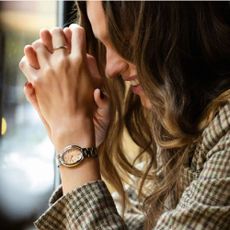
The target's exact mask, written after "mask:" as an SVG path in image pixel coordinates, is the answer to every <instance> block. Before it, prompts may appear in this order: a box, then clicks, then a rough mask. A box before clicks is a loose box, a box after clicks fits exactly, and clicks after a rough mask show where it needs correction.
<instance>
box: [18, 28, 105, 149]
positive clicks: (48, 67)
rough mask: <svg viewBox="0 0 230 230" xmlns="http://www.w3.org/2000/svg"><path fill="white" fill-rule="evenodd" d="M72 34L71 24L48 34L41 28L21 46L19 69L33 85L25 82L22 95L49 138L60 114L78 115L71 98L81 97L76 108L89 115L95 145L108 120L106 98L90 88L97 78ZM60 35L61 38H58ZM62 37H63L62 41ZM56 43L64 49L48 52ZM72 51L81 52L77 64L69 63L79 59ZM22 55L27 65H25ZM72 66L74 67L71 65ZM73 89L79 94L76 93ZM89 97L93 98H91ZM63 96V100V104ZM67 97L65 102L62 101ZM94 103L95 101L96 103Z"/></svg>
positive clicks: (52, 134)
mask: <svg viewBox="0 0 230 230" xmlns="http://www.w3.org/2000/svg"><path fill="white" fill-rule="evenodd" d="M55 33H59V35H57V34H56V35H55ZM60 33H61V36H60ZM72 35H73V36H74V29H73V27H72V28H71V30H70V28H66V29H65V30H64V34H63V32H62V31H61V30H60V29H58V31H57V29H56V30H53V31H52V34H50V33H49V32H47V31H44V30H43V31H41V33H40V37H41V39H40V40H38V41H36V42H34V43H33V45H32V46H26V47H25V49H24V52H25V57H24V60H22V62H21V64H20V68H21V69H22V71H23V72H24V74H25V75H26V76H27V78H28V80H29V81H30V82H32V84H33V85H31V84H30V85H29V86H30V87H27V86H28V85H27V86H26V87H25V94H26V97H27V99H28V100H29V101H30V102H31V104H32V105H33V106H34V107H35V109H36V110H37V111H38V113H39V114H40V117H41V119H42V121H43V123H44V124H45V126H46V128H47V130H48V134H49V136H50V137H51V139H52V138H53V136H54V134H55V132H57V129H61V127H59V128H58V125H60V114H61V113H63V112H64V113H65V112H66V113H67V114H68V115H69V116H68V115H67V114H66V113H65V114H64V116H63V117H67V120H68V121H73V120H74V119H73V117H75V118H76V117H77V116H79V114H78V115H77V114H75V115H74V113H76V112H77V111H74V106H76V103H75V102H74V100H76V99H79V97H82V98H83V100H81V99H80V101H78V103H77V106H78V109H77V110H78V111H79V108H80V107H81V108H80V110H81V112H80V114H81V115H83V114H84V116H88V117H93V123H94V126H95V132H96V146H99V145H100V143H101V142H103V140H104V138H105V134H106V130H107V127H108V123H109V120H110V113H109V102H108V99H107V98H106V97H104V98H103V99H102V98H101V92H100V90H99V89H96V90H94V89H95V88H97V87H98V86H99V85H100V81H101V80H100V76H99V73H98V70H97V66H96V61H95V59H94V58H93V57H92V56H90V55H87V54H86V53H85V44H84V38H82V40H81V36H80V37H78V39H80V40H81V41H80V42H81V43H80V44H79V41H76V40H75V41H73V36H72ZM78 36H79V34H78ZM60 37H62V39H61V41H60ZM63 38H66V39H64V40H63ZM55 39H56V40H55ZM58 39H59V41H58ZM60 42H61V44H65V46H66V47H65V49H60V50H56V51H55V52H54V53H53V54H52V50H53V47H55V46H57V45H55V43H56V44H57V43H59V44H60ZM76 45H77V46H78V47H76ZM76 50H78V51H79V50H80V51H82V52H81V53H80V58H81V60H80V62H81V63H80V66H77V65H79V63H76V62H75V63H73V61H74V60H75V61H76V59H78V61H79V57H77V58H76V57H75V58H74V57H73V55H79V54H76ZM25 58H26V59H27V64H25ZM82 59H83V60H82ZM28 64H29V65H28ZM73 65H74V67H75V68H73V67H72V66H73ZM76 66H77V67H76ZM31 67H33V68H31ZM79 67H80V68H82V69H81V71H80V73H79V72H78V71H79ZM88 67H89V68H88ZM80 75H81V76H80ZM82 78H83V79H82ZM63 84H64V85H65V87H63ZM79 86H82V87H83V88H84V90H82V91H81V89H80V88H78V87H79ZM86 86H87V87H86ZM76 89H77V91H81V93H79V92H76ZM82 93H83V94H84V95H82ZM90 95H91V96H90ZM63 97H64V98H63ZM93 98H94V100H92V99H93ZM48 99H50V101H48ZM63 99H64V101H65V103H63ZM67 100H68V103H66V101H67ZM71 100H72V101H71ZM82 101H83V102H82ZM61 102H62V103H61ZM79 102H80V103H79ZM94 102H96V106H95V103H94ZM82 103H83V104H82ZM71 106H72V107H73V108H72V109H71ZM54 108H55V109H54ZM71 110H72V111H71ZM52 111H53V112H52ZM55 114H56V116H55ZM70 117H71V118H70ZM72 119H73V120H72ZM54 130H55V131H54Z"/></svg>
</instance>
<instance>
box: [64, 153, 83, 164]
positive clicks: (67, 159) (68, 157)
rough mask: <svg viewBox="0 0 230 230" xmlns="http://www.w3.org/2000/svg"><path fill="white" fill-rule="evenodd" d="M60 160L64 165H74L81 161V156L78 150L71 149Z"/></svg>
mask: <svg viewBox="0 0 230 230" xmlns="http://www.w3.org/2000/svg"><path fill="white" fill-rule="evenodd" d="M62 159H63V163H64V164H67V165H76V164H78V163H79V162H80V161H81V160H82V159H83V155H82V152H81V151H80V150H79V149H71V150H68V151H66V152H65V154H64V155H63V158H62Z"/></svg>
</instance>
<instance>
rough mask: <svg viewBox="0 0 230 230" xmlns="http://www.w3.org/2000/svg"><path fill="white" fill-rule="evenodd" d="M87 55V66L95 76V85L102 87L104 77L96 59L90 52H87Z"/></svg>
mask: <svg viewBox="0 0 230 230" xmlns="http://www.w3.org/2000/svg"><path fill="white" fill-rule="evenodd" d="M86 57H87V66H88V69H89V72H90V74H91V76H92V77H93V80H94V85H95V87H97V88H101V86H102V83H103V82H102V77H101V75H100V73H99V71H98V67H97V63H96V59H95V58H94V57H93V56H92V55H89V54H87V55H86Z"/></svg>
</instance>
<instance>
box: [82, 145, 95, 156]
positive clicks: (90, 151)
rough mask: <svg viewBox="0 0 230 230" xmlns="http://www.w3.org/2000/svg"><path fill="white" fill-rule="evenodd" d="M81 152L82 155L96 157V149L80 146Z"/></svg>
mask: <svg viewBox="0 0 230 230" xmlns="http://www.w3.org/2000/svg"><path fill="white" fill-rule="evenodd" d="M82 153H83V156H84V157H97V149H96V148H95V147H92V148H82Z"/></svg>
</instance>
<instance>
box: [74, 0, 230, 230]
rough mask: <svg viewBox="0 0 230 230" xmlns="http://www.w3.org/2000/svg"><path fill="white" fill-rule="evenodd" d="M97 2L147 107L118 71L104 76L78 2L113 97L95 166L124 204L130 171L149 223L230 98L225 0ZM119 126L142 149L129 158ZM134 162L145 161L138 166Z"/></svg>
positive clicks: (229, 16)
mask: <svg viewBox="0 0 230 230" xmlns="http://www.w3.org/2000/svg"><path fill="white" fill-rule="evenodd" d="M102 6H103V9H104V12H105V15H106V19H107V26H108V32H109V36H110V39H111V42H112V44H113V46H114V48H115V49H116V50H117V52H118V53H119V54H120V55H121V56H122V57H124V58H125V59H127V60H129V61H130V62H132V63H134V64H135V65H136V67H137V71H138V80H139V82H140V84H141V85H142V87H143V89H144V91H145V93H146V95H147V96H148V98H149V99H150V100H151V104H152V109H151V111H149V110H148V111H147V110H146V109H145V108H143V107H142V106H141V102H140V99H139V97H138V96H136V95H134V94H132V93H131V91H130V90H129V89H126V86H125V84H124V82H123V81H122V79H121V78H120V77H119V76H118V77H117V78H116V79H114V80H107V79H106V78H105V73H104V67H105V64H106V63H105V52H106V51H105V48H104V47H103V45H102V44H101V43H100V41H97V40H96V39H95V37H94V35H93V32H92V28H91V25H90V23H89V20H88V18H87V13H86V3H85V2H82V1H79V2H78V13H79V14H78V16H79V18H78V20H79V23H80V24H81V25H82V26H83V27H84V28H85V30H86V34H87V44H88V52H89V53H92V54H93V55H94V56H95V57H96V59H97V62H98V66H99V68H100V71H101V74H102V76H103V77H104V83H105V84H104V85H105V90H106V91H107V93H108V94H109V97H110V99H111V103H112V114H113V116H112V117H111V123H110V127H109V130H108V135H107V138H106V139H105V141H104V143H103V144H102V145H101V146H100V163H101V172H102V175H103V177H104V178H105V179H106V180H107V181H108V182H109V183H110V184H111V185H113V186H114V188H115V189H116V190H117V191H118V192H119V193H120V195H121V197H122V198H123V199H122V200H123V206H124V207H125V204H126V197H125V192H124V186H123V185H124V182H126V183H129V182H130V180H128V179H127V178H129V175H134V176H135V177H136V178H139V180H138V181H139V195H140V196H139V197H140V198H144V199H145V200H144V206H143V209H144V211H145V213H146V216H147V218H146V228H147V229H149V228H151V227H153V226H154V224H155V223H156V221H157V219H158V217H159V215H160V214H161V213H162V211H163V210H164V209H165V208H167V207H166V206H165V201H166V199H168V198H169V197H170V198H171V200H173V203H172V205H171V207H168V208H173V207H175V206H176V204H177V202H178V200H179V198H180V196H181V193H182V188H181V180H180V175H181V174H180V173H181V171H182V168H183V167H184V166H185V164H189V161H188V159H190V157H191V156H188V153H187V151H186V150H187V149H188V148H189V146H190V145H191V144H192V143H193V142H194V141H196V140H197V139H198V138H199V137H200V135H201V133H202V131H203V130H204V128H205V127H206V126H207V125H208V123H209V122H210V121H211V120H212V119H213V117H214V116H215V113H216V111H217V110H218V108H219V106H221V105H222V104H224V103H226V102H227V101H228V100H229V98H230V90H229V88H230V9H229V8H230V7H229V3H228V2H221V3H220V2H161V1H159V2H158V1H154V2H151V1H134V2H129V1H111V2H110V1H104V2H102ZM127 92H128V93H127ZM125 129H126V130H127V131H128V134H129V135H130V137H131V138H132V140H133V141H134V142H135V143H136V144H137V145H138V146H139V147H140V152H139V154H138V156H137V157H136V158H135V160H134V162H130V160H129V159H128V157H127V153H125V151H124V143H123V134H124V130H125ZM136 162H144V166H143V168H142V169H139V168H137V167H136V164H135V163H136ZM147 182H151V183H150V184H151V185H152V186H151V187H148V186H147V184H149V183H147ZM147 187H148V193H146V192H145V189H146V188H147ZM149 192H150V193H149Z"/></svg>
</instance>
